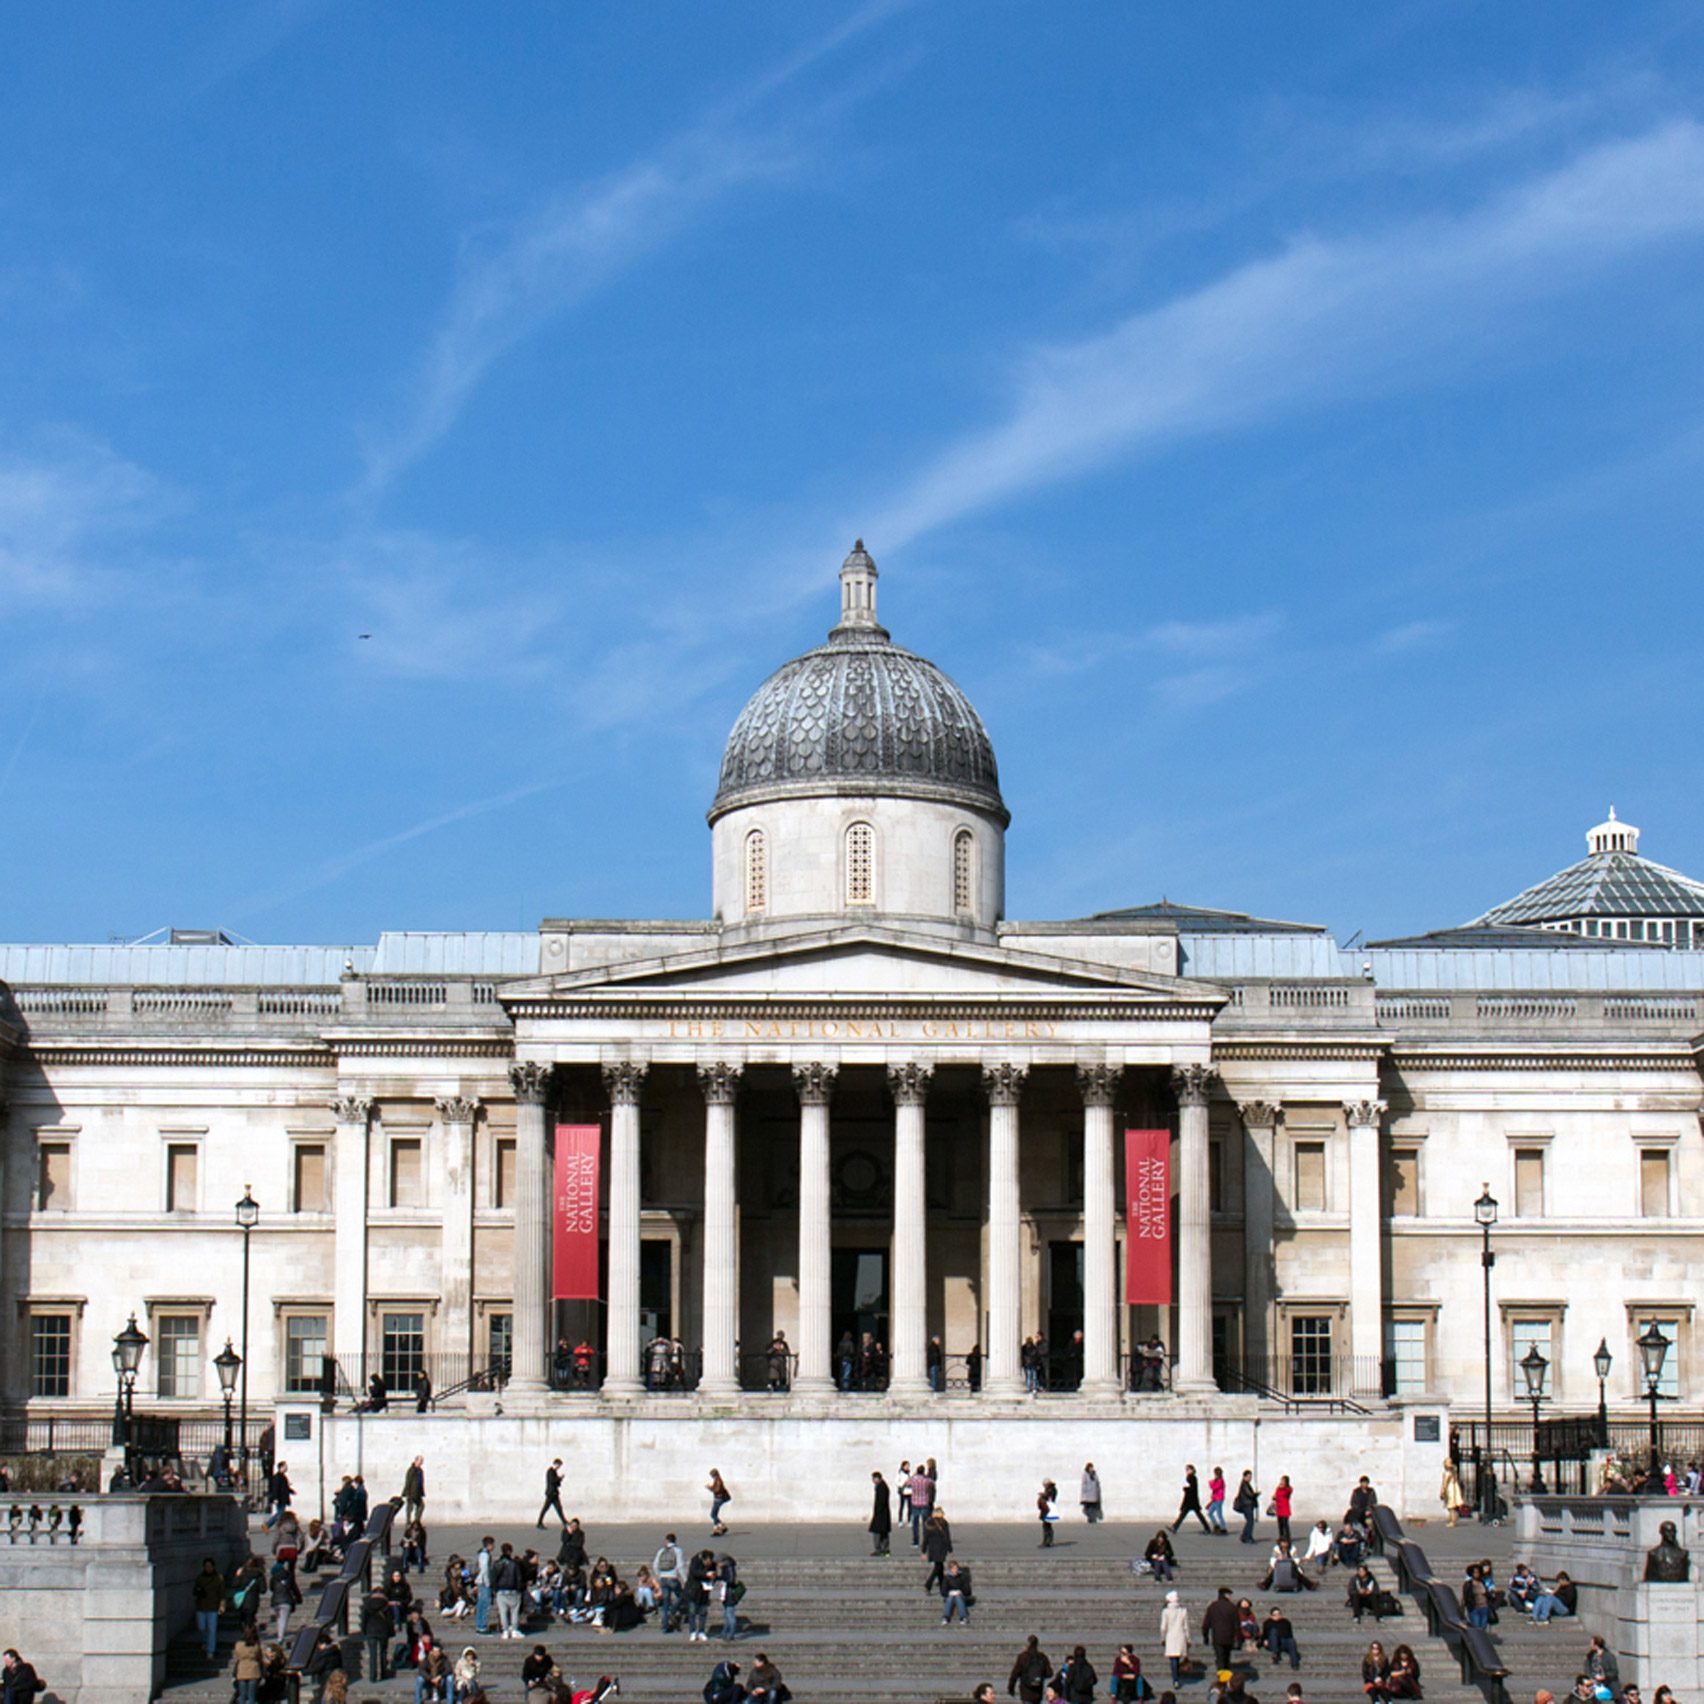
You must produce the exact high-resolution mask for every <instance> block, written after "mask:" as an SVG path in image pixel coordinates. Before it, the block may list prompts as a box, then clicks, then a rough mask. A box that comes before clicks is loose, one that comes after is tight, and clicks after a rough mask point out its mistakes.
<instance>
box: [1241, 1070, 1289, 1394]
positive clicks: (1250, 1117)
mask: <svg viewBox="0 0 1704 1704" xmlns="http://www.w3.org/2000/svg"><path fill="white" fill-rule="evenodd" d="M1239 1110H1240V1111H1241V1113H1242V1121H1243V1129H1244V1130H1245V1131H1246V1132H1247V1136H1246V1139H1245V1141H1244V1142H1243V1360H1244V1363H1245V1368H1246V1370H1247V1371H1248V1372H1249V1373H1250V1374H1251V1375H1252V1376H1253V1377H1254V1378H1256V1379H1259V1380H1260V1381H1261V1382H1262V1383H1265V1384H1271V1383H1272V1382H1273V1381H1272V1376H1271V1373H1272V1369H1271V1358H1272V1309H1273V1305H1274V1303H1275V1302H1276V1300H1277V1285H1278V1280H1277V1273H1276V1271H1275V1270H1274V1267H1273V1255H1272V1231H1273V1208H1274V1201H1275V1195H1274V1190H1273V1176H1274V1174H1273V1170H1272V1166H1273V1157H1274V1153H1275V1151H1276V1141H1277V1130H1278V1125H1279V1123H1280V1122H1281V1121H1282V1119H1283V1117H1284V1109H1283V1108H1282V1107H1281V1106H1279V1105H1278V1104H1277V1102H1276V1101H1260V1100H1256V1101H1244V1102H1243V1103H1242V1106H1241V1108H1240V1109H1239Z"/></svg>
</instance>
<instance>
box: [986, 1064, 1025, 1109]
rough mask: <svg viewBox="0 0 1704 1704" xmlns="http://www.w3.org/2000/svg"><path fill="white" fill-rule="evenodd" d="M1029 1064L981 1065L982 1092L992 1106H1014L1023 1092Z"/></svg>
mask: <svg viewBox="0 0 1704 1704" xmlns="http://www.w3.org/2000/svg"><path fill="white" fill-rule="evenodd" d="M1028 1075H1029V1066H1027V1065H1012V1064H1009V1063H1001V1064H999V1065H984V1066H983V1067H982V1092H983V1093H984V1094H985V1095H987V1097H988V1099H989V1101H990V1103H991V1104H992V1105H994V1106H1016V1105H1017V1104H1018V1099H1019V1097H1020V1096H1021V1095H1022V1094H1023V1092H1024V1078H1025V1077H1027V1076H1028Z"/></svg>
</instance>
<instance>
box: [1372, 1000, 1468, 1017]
mask: <svg viewBox="0 0 1704 1704" xmlns="http://www.w3.org/2000/svg"><path fill="white" fill-rule="evenodd" d="M1373 1010H1374V1012H1375V1013H1376V1014H1377V1016H1378V1020H1379V1022H1380V1023H1387V1022H1394V1023H1401V1022H1408V1023H1439V1022H1447V1021H1448V1019H1449V1015H1450V997H1449V995H1447V994H1378V995H1375V996H1374V998H1373Z"/></svg>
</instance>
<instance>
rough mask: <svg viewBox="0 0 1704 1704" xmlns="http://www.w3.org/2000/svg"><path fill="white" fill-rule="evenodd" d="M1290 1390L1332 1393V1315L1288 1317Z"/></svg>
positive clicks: (1308, 1394)
mask: <svg viewBox="0 0 1704 1704" xmlns="http://www.w3.org/2000/svg"><path fill="white" fill-rule="evenodd" d="M1290 1390H1291V1393H1292V1395H1295V1396H1329V1395H1330V1394H1331V1315H1330V1314H1292V1315H1291V1316H1290Z"/></svg>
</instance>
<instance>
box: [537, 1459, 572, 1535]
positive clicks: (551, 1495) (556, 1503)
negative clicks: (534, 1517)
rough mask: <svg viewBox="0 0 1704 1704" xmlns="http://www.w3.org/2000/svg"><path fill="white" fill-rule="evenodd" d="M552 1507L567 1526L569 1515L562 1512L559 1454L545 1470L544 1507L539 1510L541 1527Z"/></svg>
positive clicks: (557, 1516)
mask: <svg viewBox="0 0 1704 1704" xmlns="http://www.w3.org/2000/svg"><path fill="white" fill-rule="evenodd" d="M552 1509H554V1510H555V1511H556V1518H557V1519H558V1520H559V1521H561V1523H562V1524H563V1525H564V1526H567V1524H568V1517H567V1516H566V1515H565V1514H564V1513H563V1512H562V1458H561V1456H558V1457H557V1458H556V1460H555V1461H553V1462H552V1463H551V1464H550V1466H549V1467H547V1468H546V1469H545V1470H544V1507H543V1508H542V1509H540V1510H539V1512H538V1524H539V1525H540V1526H541V1527H542V1526H543V1525H544V1517H545V1516H546V1515H548V1514H549V1513H550V1511H551V1510H552Z"/></svg>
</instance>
